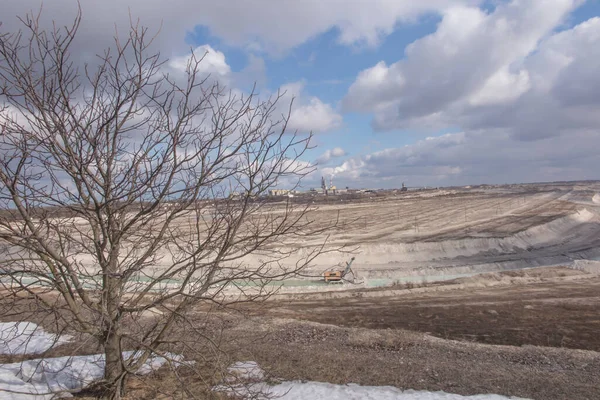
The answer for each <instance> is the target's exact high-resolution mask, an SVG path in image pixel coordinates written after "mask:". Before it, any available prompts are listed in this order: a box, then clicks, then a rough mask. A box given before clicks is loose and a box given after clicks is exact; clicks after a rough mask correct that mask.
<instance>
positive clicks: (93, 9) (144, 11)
mask: <svg viewBox="0 0 600 400" xmlns="http://www.w3.org/2000/svg"><path fill="white" fill-rule="evenodd" d="M481 2H482V0H421V1H413V0H328V1H321V0H304V1H271V0H254V1H246V0H229V1H214V0H172V1H169V2H166V1H164V0H127V1H120V0H105V1H92V0H83V1H81V7H82V10H83V13H84V18H85V19H84V26H83V27H84V28H85V29H83V31H85V32H83V35H84V36H85V38H84V40H82V42H81V43H82V46H84V45H87V46H90V45H91V44H93V43H98V42H103V43H106V42H107V41H109V40H111V38H112V36H113V34H114V33H115V27H116V28H118V29H120V30H123V29H124V28H126V27H127V26H128V24H129V20H130V15H131V16H132V17H133V19H134V20H137V19H138V18H139V19H140V21H141V23H142V24H144V25H145V26H149V27H153V29H156V28H155V27H158V26H161V30H160V31H161V34H160V36H159V37H158V38H157V42H158V44H159V46H160V47H161V48H162V49H163V50H168V51H169V55H171V54H178V53H179V54H181V53H182V52H184V51H185V50H186V47H185V44H184V39H185V35H186V34H187V33H189V32H192V31H193V30H194V28H195V27H196V26H199V25H203V26H205V27H207V28H208V29H209V30H210V33H211V34H213V35H215V36H218V37H220V38H221V39H222V40H224V41H225V42H226V43H227V44H230V45H235V46H240V47H246V48H250V49H252V50H263V51H267V52H269V53H280V52H283V51H286V50H288V49H290V48H293V47H295V46H298V45H300V44H302V43H304V42H306V41H307V40H309V39H311V38H313V37H315V36H317V35H319V34H321V33H324V32H327V31H329V30H331V29H332V28H335V29H337V31H338V32H339V33H338V41H339V42H340V43H343V44H347V45H368V46H374V45H376V44H378V43H379V42H380V41H381V39H382V38H384V37H385V36H386V35H388V34H390V33H392V32H393V30H394V28H395V27H396V25H397V24H398V23H402V22H413V21H415V20H416V19H417V18H418V17H419V16H421V15H424V14H427V13H432V12H434V13H438V12H443V11H444V10H447V9H448V8H451V7H454V6H457V5H474V4H479V3H481ZM41 5H42V0H21V1H18V2H17V1H13V2H6V4H3V9H2V17H0V18H1V19H2V20H3V22H5V23H8V24H9V25H8V28H9V29H11V28H12V27H13V26H14V24H15V22H14V21H12V19H13V17H14V16H15V15H22V14H24V13H25V12H28V11H30V10H37V9H39V7H40V6H41ZM75 7H76V3H75V1H73V0H54V1H52V2H45V3H44V16H45V19H46V20H55V21H57V23H58V25H62V24H65V23H68V22H69V21H70V19H71V18H72V16H73V15H74V10H75ZM84 47H85V46H84Z"/></svg>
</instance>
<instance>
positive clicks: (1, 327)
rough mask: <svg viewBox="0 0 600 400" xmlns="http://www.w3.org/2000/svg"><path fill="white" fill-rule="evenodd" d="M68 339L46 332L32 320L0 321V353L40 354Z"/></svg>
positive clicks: (64, 336) (67, 337) (68, 337)
mask: <svg viewBox="0 0 600 400" xmlns="http://www.w3.org/2000/svg"><path fill="white" fill-rule="evenodd" d="M70 339H71V337H70V336H66V335H63V336H58V335H55V334H53V333H48V332H46V331H44V330H43V329H42V328H41V327H40V326H38V325H36V324H34V323H33V322H0V354H40V353H43V352H45V351H46V350H48V349H49V348H51V347H53V346H57V345H59V344H63V343H66V342H68V341H69V340H70Z"/></svg>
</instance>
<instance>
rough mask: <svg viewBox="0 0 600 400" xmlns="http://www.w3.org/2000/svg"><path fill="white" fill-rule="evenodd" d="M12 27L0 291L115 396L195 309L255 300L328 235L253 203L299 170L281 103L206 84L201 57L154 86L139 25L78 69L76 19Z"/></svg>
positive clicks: (0, 78) (2, 76) (1, 65)
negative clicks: (98, 363) (77, 340)
mask: <svg viewBox="0 0 600 400" xmlns="http://www.w3.org/2000/svg"><path fill="white" fill-rule="evenodd" d="M22 22H23V30H22V31H20V32H8V33H2V34H1V36H0V97H1V99H2V105H1V107H2V109H1V113H0V135H1V138H0V241H1V243H0V244H1V245H2V246H3V250H2V261H1V262H2V265H1V269H0V279H1V282H2V287H3V288H4V289H8V290H10V291H11V292H12V293H17V292H19V293H20V294H21V296H20V298H28V299H30V300H31V299H34V300H35V301H36V305H37V306H38V307H42V308H44V309H45V310H49V311H52V312H53V315H54V316H56V318H58V319H60V320H61V321H63V322H64V323H66V324H68V326H69V329H72V330H75V331H77V332H81V333H84V334H86V335H88V336H89V337H92V338H93V339H94V340H96V341H97V343H98V344H99V346H100V347H101V349H102V350H103V353H104V354H105V363H106V366H105V375H104V381H103V384H104V387H105V388H106V391H105V393H104V395H105V396H106V397H110V398H113V399H117V398H119V397H120V396H121V395H122V393H123V390H124V384H125V381H126V378H127V377H128V376H129V375H131V374H134V373H135V372H136V371H137V369H138V368H139V367H140V366H141V365H142V364H143V363H144V362H145V361H146V360H147V359H148V357H150V356H152V355H153V354H160V355H163V354H165V347H164V345H165V343H169V342H170V341H171V339H172V337H171V336H170V335H171V334H172V332H173V329H174V327H175V326H176V325H177V324H178V323H181V321H182V319H184V318H185V316H186V314H187V313H188V312H189V311H190V310H192V308H194V307H196V306H198V304H208V305H210V304H216V305H218V306H224V305H228V304H231V303H233V302H238V301H253V300H256V299H259V298H263V297H265V296H268V295H269V294H270V293H271V292H272V290H271V289H269V288H272V287H273V286H269V285H268V283H269V282H271V281H273V280H281V279H284V278H286V277H290V276H294V275H295V274H297V273H298V272H299V271H300V270H302V269H304V268H305V267H306V266H307V265H308V264H309V263H311V262H312V261H313V260H314V258H315V257H316V256H318V255H319V254H320V253H322V252H323V251H324V247H319V246H317V247H314V246H313V247H310V248H307V247H303V246H302V245H301V243H302V242H303V241H304V240H305V238H306V237H307V236H308V235H314V234H315V233H316V232H318V231H322V230H323V229H325V228H327V227H326V226H315V225H314V224H313V222H312V221H311V220H310V218H307V213H308V212H309V211H310V207H309V206H307V205H302V204H293V203H292V202H290V201H288V202H285V203H281V202H280V203H276V204H275V203H267V202H264V201H262V200H261V197H260V196H261V195H263V194H265V192H266V191H267V190H268V189H269V188H271V187H274V186H275V185H278V184H281V183H282V182H287V185H289V186H292V187H293V186H294V185H297V184H298V183H299V182H300V180H301V179H302V178H303V177H305V176H306V175H307V174H308V173H310V172H311V171H312V169H311V168H312V167H311V166H310V165H308V164H307V163H304V162H302V161H301V159H300V158H301V157H302V155H303V154H304V152H305V151H306V150H307V149H308V148H309V145H310V139H311V137H310V135H304V136H302V135H297V134H293V133H286V127H287V121H288V119H289V112H286V113H283V114H282V113H281V112H280V111H278V110H280V109H281V107H280V106H278V103H279V102H281V95H277V96H274V97H271V98H269V99H264V98H262V99H261V97H260V96H259V95H258V94H257V93H256V92H254V91H252V92H251V93H249V94H245V95H244V94H240V93H236V92H234V91H231V90H227V89H226V88H224V87H222V86H221V85H220V84H219V83H218V82H215V81H214V80H211V78H210V77H203V76H202V75H201V74H200V66H201V64H202V58H203V57H202V56H203V55H194V54H192V56H191V57H190V59H189V63H188V65H187V69H186V71H185V73H184V74H182V76H177V75H176V74H171V75H169V74H167V73H166V72H165V70H166V68H165V60H163V59H162V58H161V56H160V54H156V53H153V52H152V51H151V43H152V39H153V37H152V36H150V35H149V32H148V30H147V29H146V28H143V27H141V26H139V25H137V24H132V27H131V30H130V31H129V33H128V36H127V37H125V38H124V39H123V38H121V39H119V38H118V37H116V38H115V42H114V45H113V46H112V47H111V48H109V49H107V50H106V51H105V52H104V53H103V54H101V55H99V56H98V59H97V60H96V63H95V64H93V65H83V66H80V65H79V63H78V61H77V59H75V58H74V55H73V54H72V46H73V45H72V44H73V41H74V39H75V37H76V33H77V30H78V28H79V26H80V22H81V13H79V14H78V15H77V18H76V19H75V20H74V23H73V24H72V25H70V26H67V27H61V28H57V27H55V28H54V29H51V30H44V29H43V28H42V27H41V26H40V24H39V16H38V17H36V16H31V15H29V16H27V17H25V18H23V19H22ZM290 243H292V244H294V245H290ZM241 283H243V284H244V286H242V284H241ZM236 287H237V289H238V290H237V292H235V293H237V295H236V296H233V295H232V294H233V293H234V291H233V290H232V288H236ZM52 294H57V296H54V297H53V296H51V295H52ZM17 299H18V297H15V300H14V301H17ZM148 310H154V311H156V312H157V314H156V315H159V317H156V318H153V319H152V320H151V322H149V323H147V324H141V323H140V324H137V325H136V329H134V330H133V329H130V328H129V327H128V326H127V321H132V320H133V321H135V320H139V318H140V315H142V314H143V313H144V312H147V311H148ZM207 340H208V339H207ZM124 350H133V351H135V353H134V354H135V356H133V355H131V353H127V355H126V354H125V353H124V352H123V351H124Z"/></svg>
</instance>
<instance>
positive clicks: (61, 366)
mask: <svg viewBox="0 0 600 400" xmlns="http://www.w3.org/2000/svg"><path fill="white" fill-rule="evenodd" d="M69 340H70V337H68V336H57V335H54V334H52V333H48V332H45V331H44V330H43V329H41V327H39V326H37V325H36V324H34V323H32V322H7V323H0V354H11V355H25V354H39V353H43V352H44V351H46V350H48V349H49V348H51V347H53V346H55V345H58V344H62V343H66V342H68V341H69ZM124 354H125V356H126V357H131V356H132V355H133V352H124ZM165 355H166V356H167V357H168V358H169V360H170V361H171V362H174V363H176V364H181V363H183V362H184V361H183V356H180V355H176V354H170V353H169V354H165ZM166 362H167V359H165V358H164V357H159V356H152V357H150V358H149V359H148V361H146V362H145V363H144V364H143V365H142V367H141V368H140V369H139V370H138V373H139V374H148V373H150V372H152V371H154V370H157V369H158V368H160V367H162V366H163V365H164V364H165V363H166ZM103 374H104V355H103V354H93V355H88V356H73V357H68V356H67V357H54V358H42V359H34V360H27V361H22V362H17V363H11V364H0V399H2V400H44V399H52V398H57V393H60V395H58V397H69V393H68V392H73V391H77V390H80V389H83V388H85V387H86V386H88V385H90V384H91V383H92V382H93V381H95V380H98V379H101V378H102V376H103Z"/></svg>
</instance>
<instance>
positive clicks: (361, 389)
mask: <svg viewBox="0 0 600 400" xmlns="http://www.w3.org/2000/svg"><path fill="white" fill-rule="evenodd" d="M229 373H230V379H228V380H229V381H230V382H231V381H232V380H238V381H239V380H246V381H247V382H250V383H249V384H237V385H236V384H234V385H229V386H225V385H223V386H217V387H215V388H214V390H215V391H221V392H227V393H230V394H232V395H238V396H239V395H241V396H244V397H248V398H250V397H251V398H255V399H267V398H269V399H270V398H277V399H282V400H307V399H311V400H465V399H469V400H507V399H513V400H517V399H518V398H517V397H505V396H500V395H496V394H481V395H475V396H461V395H458V394H452V393H445V392H427V391H416V390H400V389H398V388H395V387H392V386H360V385H356V384H352V383H350V384H347V385H334V384H331V383H325V382H300V381H291V382H281V383H279V384H276V385H269V384H267V383H265V382H262V380H264V376H265V373H264V371H263V370H262V369H261V368H260V366H259V365H258V364H257V363H256V362H254V361H245V362H238V363H235V364H233V365H232V366H231V367H230V368H229ZM521 400H523V399H521Z"/></svg>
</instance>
